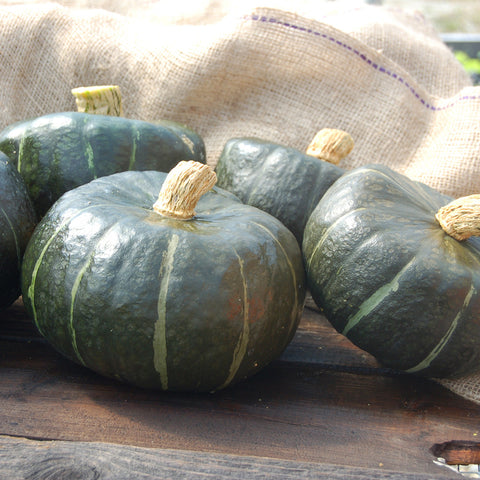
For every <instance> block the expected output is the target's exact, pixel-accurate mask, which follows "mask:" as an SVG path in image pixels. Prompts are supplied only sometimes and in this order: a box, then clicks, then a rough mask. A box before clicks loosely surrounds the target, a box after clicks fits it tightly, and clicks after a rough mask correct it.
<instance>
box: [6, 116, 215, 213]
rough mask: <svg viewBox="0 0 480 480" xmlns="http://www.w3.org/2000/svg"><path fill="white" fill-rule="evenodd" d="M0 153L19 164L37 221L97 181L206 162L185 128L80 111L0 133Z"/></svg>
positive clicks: (196, 137)
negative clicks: (183, 162)
mask: <svg viewBox="0 0 480 480" xmlns="http://www.w3.org/2000/svg"><path fill="white" fill-rule="evenodd" d="M0 151H2V152H4V153H5V154H6V155H8V157H9V158H10V159H11V161H12V162H13V163H14V164H15V165H17V168H18V170H19V172H20V173H21V175H22V176H23V178H24V180H25V183H26V185H27V188H28V191H29V193H30V197H31V198H32V201H33V203H34V206H35V209H36V211H37V214H38V215H39V217H41V216H43V215H44V214H45V213H46V211H47V210H48V209H49V208H50V207H51V205H52V204H53V203H54V202H55V201H56V200H57V199H58V198H59V197H60V196H61V195H62V194H63V193H65V192H67V191H69V190H71V189H73V188H75V187H77V186H80V185H83V184H85V183H88V182H89V181H91V180H93V179H95V178H99V177H102V176H106V175H110V174H113V173H117V172H122V171H125V170H159V171H162V172H168V171H170V170H171V169H172V168H173V167H174V166H175V165H176V164H177V163H178V162H179V161H181V160H195V161H198V162H201V163H205V161H206V160H205V145H204V142H203V140H202V138H201V137H200V136H199V135H197V134H196V133H195V132H193V131H192V130H190V129H189V128H187V127H183V126H181V125H179V124H176V123H174V122H168V121H161V122H156V123H155V124H154V123H149V122H144V121H140V120H132V119H127V118H123V117H112V116H104V115H91V114H88V113H80V112H64V113H54V114H49V115H45V116H42V117H38V118H35V119H32V120H27V121H22V122H18V123H16V124H13V125H11V126H9V127H7V128H6V129H4V130H3V131H2V132H0Z"/></svg>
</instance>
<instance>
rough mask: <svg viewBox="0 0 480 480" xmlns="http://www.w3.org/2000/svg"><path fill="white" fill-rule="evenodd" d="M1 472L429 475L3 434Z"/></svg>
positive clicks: (14, 475)
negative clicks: (41, 439) (28, 438)
mask: <svg viewBox="0 0 480 480" xmlns="http://www.w3.org/2000/svg"><path fill="white" fill-rule="evenodd" d="M0 475H1V476H2V478H9V479H19V478H23V479H30V480H34V479H38V480H41V479H45V478H52V479H53V478H64V479H72V478H75V479H77V480H90V479H102V480H110V479H111V480H118V479H120V478H121V479H135V480H155V479H158V480H160V479H162V480H164V479H166V478H168V479H171V480H178V479H189V480H194V479H204V478H215V479H219V480H220V479H229V480H235V479H238V480H241V479H249V480H256V479H262V480H268V479H272V480H273V479H275V480H299V479H302V480H309V479H331V480H336V479H345V478H351V479H356V480H431V479H432V477H431V476H430V475H418V474H409V473H406V472H391V471H385V470H380V469H358V468H351V467H344V466H338V465H328V464H323V465H320V464H314V463H305V462H290V461H285V460H278V459H272V458H260V457H245V456H239V455H218V454H210V453H204V452H190V451H185V450H160V449H147V448H136V447H123V446H119V445H112V444H104V443H97V442H94V443H84V442H78V443H77V442H61V441H47V442H45V441H42V442H40V441H31V440H27V439H22V438H12V437H5V436H0Z"/></svg>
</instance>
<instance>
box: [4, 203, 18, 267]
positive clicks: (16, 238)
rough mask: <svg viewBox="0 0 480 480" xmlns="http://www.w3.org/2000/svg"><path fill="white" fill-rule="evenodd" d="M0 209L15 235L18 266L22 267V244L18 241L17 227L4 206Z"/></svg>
mask: <svg viewBox="0 0 480 480" xmlns="http://www.w3.org/2000/svg"><path fill="white" fill-rule="evenodd" d="M0 210H1V211H2V213H3V215H4V217H5V219H6V220H7V223H8V226H9V227H10V230H11V232H12V235H13V239H14V241H15V251H16V252H17V261H18V267H19V268H20V264H21V255H22V254H21V251H20V245H19V243H18V237H17V234H16V233H15V229H14V228H13V225H12V222H11V220H10V218H9V216H8V215H7V212H6V211H5V210H4V209H3V208H0Z"/></svg>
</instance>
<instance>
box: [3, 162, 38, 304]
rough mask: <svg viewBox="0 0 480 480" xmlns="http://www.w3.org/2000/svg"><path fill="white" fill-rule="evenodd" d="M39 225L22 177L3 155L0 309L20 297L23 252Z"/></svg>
mask: <svg viewBox="0 0 480 480" xmlns="http://www.w3.org/2000/svg"><path fill="white" fill-rule="evenodd" d="M35 225H36V216H35V211H34V210H33V205H32V202H31V201H30V197H29V196H28V192H27V188H26V187H25V183H24V182H23V179H22V177H21V176H20V174H19V173H18V172H17V170H16V169H15V167H14V166H13V165H12V163H11V162H10V160H9V159H8V157H7V156H6V155H4V154H3V153H0V308H6V307H8V306H9V305H11V304H12V303H13V302H14V301H15V300H16V299H17V298H18V296H19V295H20V269H21V263H22V257H23V253H24V251H25V248H26V246H27V243H28V240H29V239H30V236H31V234H32V232H33V229H34V228H35Z"/></svg>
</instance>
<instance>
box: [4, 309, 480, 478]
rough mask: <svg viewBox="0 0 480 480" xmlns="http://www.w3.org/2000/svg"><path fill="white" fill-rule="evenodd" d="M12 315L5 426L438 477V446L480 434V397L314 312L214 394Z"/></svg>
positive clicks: (13, 431) (7, 332) (32, 434)
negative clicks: (55, 336)
mask: <svg viewBox="0 0 480 480" xmlns="http://www.w3.org/2000/svg"><path fill="white" fill-rule="evenodd" d="M15 308H18V305H17V306H15ZM17 313H18V314H19V315H18V317H17V318H16V319H15V321H14V322H13V324H11V322H10V320H11V318H13V317H15V315H12V316H8V315H7V317H8V318H6V319H5V318H3V319H2V320H0V367H1V368H0V401H1V403H2V409H1V410H0V434H3V435H9V436H18V437H28V438H36V439H46V440H60V441H61V440H63V441H73V442H91V441H97V442H107V443H114V444H118V445H125V446H135V447H142V448H145V447H155V448H159V449H177V450H189V451H196V452H202V451H203V452H205V451H208V452H210V453H212V454H219V455H222V454H227V455H228V454H237V455H243V456H256V457H268V458H276V459H281V460H285V461H293V462H307V463H314V464H338V465H343V466H345V467H351V468H360V469H380V470H388V471H407V472H410V473H415V474H418V475H424V474H428V475H431V476H435V477H436V476H439V477H441V476H447V475H448V473H447V472H446V470H443V469H441V468H440V467H438V466H437V465H435V464H434V459H435V457H434V456H433V454H432V453H431V452H430V449H431V447H432V446H433V445H434V444H441V443H444V442H448V441H451V440H463V441H471V440H475V439H476V438H477V439H478V435H480V408H479V406H478V405H475V404H473V403H471V402H468V401H466V400H462V399H461V398H459V397H456V396H455V395H453V394H452V393H451V392H449V391H447V390H446V389H444V388H443V387H441V386H439V385H438V384H436V383H434V382H430V381H428V380H423V379H419V378H416V377H413V376H407V375H402V374H398V373H396V372H391V371H388V370H385V369H382V368H380V367H379V366H378V365H377V364H376V362H375V361H374V360H373V359H372V358H371V357H369V356H368V355H366V354H365V353H363V352H361V351H360V350H358V349H356V348H355V347H353V346H352V345H351V344H350V342H348V340H346V339H345V338H344V337H342V336H340V335H339V334H337V333H336V332H334V331H333V329H332V328H331V327H330V326H329V325H328V323H327V322H326V321H325V319H324V318H323V317H321V316H320V315H319V314H318V313H317V312H314V311H313V310H307V311H306V312H305V315H304V318H303V319H302V323H301V326H300V328H299V331H298V333H297V335H296V337H295V339H294V341H293V342H292V344H291V345H290V346H289V348H288V349H287V350H286V352H285V353H284V355H283V356H282V358H280V359H279V360H277V361H275V362H273V363H272V365H270V367H268V368H266V369H265V370H264V371H262V372H260V373H259V374H258V375H257V376H255V377H254V378H252V379H250V380H249V381H246V382H243V383H242V384H239V385H237V386H235V387H233V388H229V389H227V390H224V391H222V392H218V393H217V394H214V395H188V394H170V393H162V392H150V391H144V390H139V389H136V388H133V387H130V386H127V385H123V384H120V383H117V382H115V381H113V380H108V379H104V378H101V377H99V376H98V375H96V374H94V373H92V372H90V371H89V370H87V369H85V368H82V367H80V366H77V365H75V364H73V363H71V362H69V361H67V360H65V359H63V358H62V357H61V356H60V355H58V354H57V353H56V352H55V351H54V350H53V349H52V348H51V347H49V346H48V345H47V344H46V343H45V342H44V341H43V340H40V339H39V338H38V336H37V335H36V333H35V331H34V329H32V327H31V325H28V322H27V321H25V318H22V313H21V309H20V310H19V311H17ZM5 320H6V323H10V324H9V325H8V326H7V325H6V324H5V322H4V321H5ZM22 322H24V323H25V325H21V324H22Z"/></svg>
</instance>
